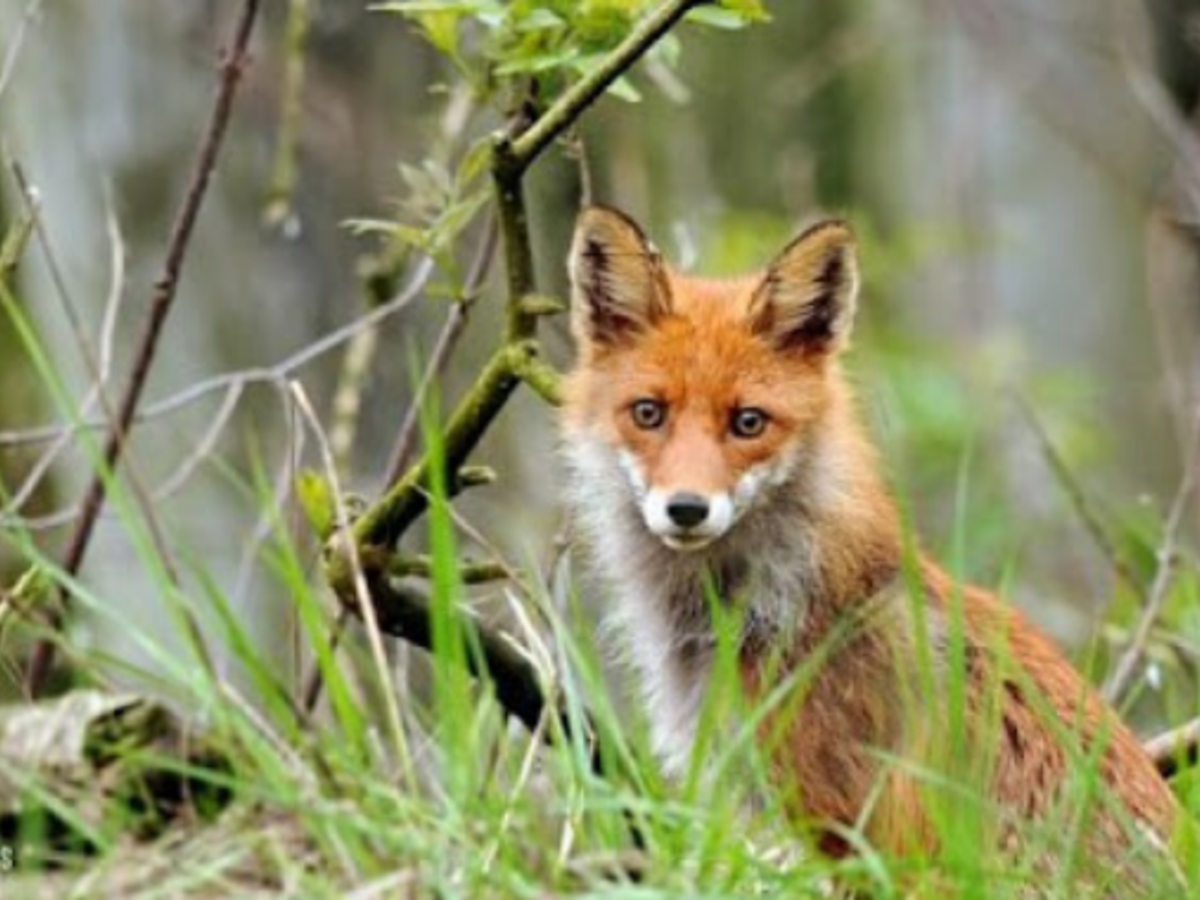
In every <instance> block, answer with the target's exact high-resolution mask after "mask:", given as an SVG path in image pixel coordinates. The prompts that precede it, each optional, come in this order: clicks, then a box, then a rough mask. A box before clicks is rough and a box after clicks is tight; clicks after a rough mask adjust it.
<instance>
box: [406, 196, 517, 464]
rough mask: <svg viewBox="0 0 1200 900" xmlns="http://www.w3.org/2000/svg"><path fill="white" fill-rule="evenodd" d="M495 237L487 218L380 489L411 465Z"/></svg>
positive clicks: (493, 250) (494, 226) (497, 231)
mask: <svg viewBox="0 0 1200 900" xmlns="http://www.w3.org/2000/svg"><path fill="white" fill-rule="evenodd" d="M499 235H500V229H499V225H498V222H497V220H496V217H495V216H490V217H489V218H488V221H487V224H486V225H485V226H484V232H483V239H482V240H481V241H480V244H479V249H478V251H477V252H476V254H475V258H474V259H473V260H471V268H470V270H469V271H468V272H467V278H466V282H465V283H464V285H463V291H462V296H461V297H459V298H458V299H457V300H456V301H455V303H454V305H453V306H451V307H450V312H449V313H448V314H447V315H446V323H445V324H444V325H443V326H442V330H441V332H440V333H439V334H438V338H437V343H436V344H434V347H433V353H432V354H431V355H430V357H429V362H428V363H427V364H426V366H425V371H424V372H422V373H421V379H420V381H419V382H418V384H417V390H416V393H415V394H414V395H413V398H412V401H411V402H410V403H409V405H408V410H407V411H406V412H405V414H404V421H403V422H401V424H400V432H399V433H398V434H397V435H396V442H395V444H394V445H393V446H392V452H391V454H390V457H389V462H388V467H387V473H386V474H385V475H384V480H383V483H384V485H387V486H390V485H393V484H395V483H396V482H397V481H398V480H399V479H400V476H401V475H403V474H404V470H405V468H407V467H408V465H409V464H410V463H411V459H410V456H411V455H412V449H413V446H414V444H415V443H416V436H417V422H418V421H419V418H420V412H421V406H422V405H423V404H424V403H425V401H426V399H427V398H428V395H429V390H430V388H432V387H433V384H434V382H435V381H437V380H438V379H439V378H441V377H442V374H443V373H444V372H445V370H446V364H447V363H448V362H449V361H450V356H451V354H452V353H453V352H454V348H455V346H457V344H458V339H459V336H460V335H461V334H462V332H463V328H464V327H465V326H466V324H467V316H468V314H469V313H470V312H471V307H472V306H474V305H475V301H476V300H478V299H479V295H480V292H481V291H482V290H483V285H484V282H485V281H486V280H487V275H488V272H489V271H490V270H491V267H492V260H493V259H494V258H495V256H496V243H497V241H498V239H499Z"/></svg>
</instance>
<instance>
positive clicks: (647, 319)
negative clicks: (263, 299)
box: [569, 206, 671, 346]
mask: <svg viewBox="0 0 1200 900" xmlns="http://www.w3.org/2000/svg"><path fill="white" fill-rule="evenodd" d="M569 266H570V272H571V287H572V297H571V322H572V326H573V328H574V331H575V337H576V339H578V340H579V341H581V342H583V343H587V344H592V345H597V346H616V345H619V344H624V343H627V342H629V341H631V340H633V339H635V338H636V336H637V335H638V334H640V333H642V332H643V331H645V330H646V329H647V328H648V327H649V326H650V325H652V324H653V323H654V321H655V320H656V319H658V318H659V317H660V316H662V315H664V314H666V313H667V312H669V310H670V302H671V291H670V287H669V285H668V282H667V276H666V269H665V266H664V264H663V261H662V258H661V257H660V256H659V254H658V251H657V250H656V249H654V245H653V244H651V243H650V241H649V240H648V239H647V238H646V235H645V234H644V233H643V232H642V230H641V228H639V227H638V226H637V224H636V223H635V222H634V221H633V220H632V219H630V218H629V217H628V216H626V215H625V214H624V213H622V212H619V211H617V210H615V209H612V208H611V207H607V206H591V207H588V208H587V209H585V210H584V211H583V212H582V213H581V214H580V216H579V221H578V223H577V224H576V226H575V239H574V241H573V242H572V245H571V257H570V260H569Z"/></svg>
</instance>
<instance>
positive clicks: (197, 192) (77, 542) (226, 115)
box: [26, 0, 259, 696]
mask: <svg viewBox="0 0 1200 900" xmlns="http://www.w3.org/2000/svg"><path fill="white" fill-rule="evenodd" d="M258 6H259V0H245V2H244V3H243V5H242V8H241V11H240V12H239V14H238V18H237V22H236V24H235V27H234V31H233V39H232V41H231V42H230V48H229V50H228V51H227V52H226V54H225V58H224V60H223V61H222V63H221V67H220V72H221V77H220V85H219V87H218V90H217V96H216V99H215V100H214V102H213V107H212V112H211V114H210V115H209V120H208V125H207V127H206V129H205V131H204V134H203V137H202V138H201V141H200V145H199V148H198V150H197V153H196V158H195V161H194V162H193V164H192V171H191V176H190V178H189V180H188V186H187V190H186V192H185V194H184V199H183V202H182V203H181V205H180V207H179V210H178V212H177V213H176V216H175V221H174V224H173V225H172V228H171V238H170V242H169V244H168V246H167V255H166V259H165V261H164V263H163V269H162V273H161V275H160V276H159V278H158V281H156V282H155V285H154V293H153V295H152V296H151V299H150V311H149V313H148V314H147V317H146V321H145V324H144V325H143V328H142V333H141V335H140V337H139V339H138V343H137V347H136V350H135V353H134V361H133V366H132V370H131V373H130V376H129V382H128V384H127V385H126V388H125V392H124V394H123V395H122V397H121V400H120V404H119V407H118V411H117V418H116V420H115V421H114V422H113V423H112V426H111V428H110V430H109V433H108V437H107V439H106V441H105V445H104V450H103V455H102V461H101V466H100V471H99V472H97V473H96V474H95V475H94V476H93V478H92V481H91V483H90V484H89V485H88V488H87V491H86V493H85V495H84V501H83V514H82V516H81V517H80V519H79V521H78V523H77V525H76V527H75V531H74V532H73V533H72V535H71V538H70V541H69V543H68V546H67V550H66V553H65V554H64V556H63V569H64V570H65V571H66V573H67V574H68V575H75V574H76V573H77V572H78V571H79V567H80V565H81V564H82V563H83V558H84V555H85V554H86V553H87V548H88V545H89V543H90V542H91V538H92V534H93V533H94V531H95V526H96V521H97V520H98V518H99V516H100V511H101V509H102V508H103V506H104V499H105V481H106V478H107V477H109V476H110V475H111V472H112V471H113V470H114V469H115V467H116V465H117V463H118V462H119V461H120V458H121V454H122V451H123V450H124V448H125V443H126V441H127V439H128V436H129V430H130V426H131V425H132V423H133V420H134V416H135V414H136V413H137V408H138V403H139V401H140V400H141V396H142V390H143V388H144V387H145V385H146V380H147V377H148V375H149V373H150V366H151V364H152V363H153V361H154V357H155V354H156V351H157V349H158V344H159V338H160V336H161V334H162V328H163V325H164V323H165V322H166V319H167V315H168V314H169V313H170V311H171V307H172V305H173V302H174V299H175V292H176V287H177V286H178V284H179V275H180V272H181V271H182V269H183V263H184V260H185V259H186V257H187V251H188V247H189V244H190V242H191V237H192V231H193V229H194V227H195V224H196V218H197V216H198V215H199V212H200V207H201V206H202V205H203V202H204V197H205V194H206V193H207V191H208V185H209V182H210V180H211V178H212V173H213V169H214V168H215V166H216V162H217V155H218V153H219V151H220V149H221V144H222V142H223V140H224V138H225V132H226V130H227V127H228V125H229V119H230V116H231V113H232V110H233V100H234V96H235V95H236V93H237V86H238V82H239V81H240V80H241V76H242V72H243V69H244V68H245V65H246V61H247V57H248V48H249V44H250V35H251V33H252V31H253V27H254V20H255V17H256V15H257V13H258ZM66 604H67V596H66V594H63V595H62V596H61V597H60V605H59V606H58V607H57V608H55V607H51V608H50V609H49V610H48V615H49V625H50V627H51V628H53V629H57V628H58V627H60V626H61V624H62V620H63V616H64V615H65V609H66ZM53 659H54V643H53V642H52V641H50V640H47V639H43V640H41V641H39V642H38V643H37V644H35V645H34V648H33V654H32V656H31V658H30V664H29V672H28V675H27V681H26V686H27V688H28V691H29V694H30V695H31V696H36V695H37V694H38V693H39V692H40V691H41V688H42V684H43V682H44V681H45V678H46V675H47V673H48V672H49V670H50V666H51V664H52V662H53Z"/></svg>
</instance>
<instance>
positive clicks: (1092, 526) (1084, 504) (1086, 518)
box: [1016, 394, 1143, 595]
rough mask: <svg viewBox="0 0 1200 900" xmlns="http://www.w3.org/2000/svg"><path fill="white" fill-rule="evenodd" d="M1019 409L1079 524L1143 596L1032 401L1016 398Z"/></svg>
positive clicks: (1137, 592)
mask: <svg viewBox="0 0 1200 900" xmlns="http://www.w3.org/2000/svg"><path fill="white" fill-rule="evenodd" d="M1016 401H1017V408H1018V409H1019V410H1020V411H1021V414H1022V415H1023V416H1024V417H1025V421H1026V422H1027V423H1028V424H1029V428H1030V430H1031V431H1032V432H1033V436H1034V437H1035V438H1037V442H1038V447H1039V449H1040V450H1041V451H1042V457H1043V459H1045V460H1046V464H1047V465H1048V466H1050V470H1051V471H1052V472H1053V473H1054V476H1055V478H1057V479H1058V484H1059V486H1060V487H1061V488H1062V489H1063V490H1064V491H1065V492H1066V494H1067V499H1068V500H1069V501H1070V503H1071V507H1072V508H1073V509H1074V510H1075V515H1076V516H1078V517H1079V521H1080V522H1081V523H1082V524H1083V527H1084V529H1085V530H1086V531H1087V533H1088V534H1089V535H1090V536H1091V538H1092V540H1093V541H1094V542H1095V544H1096V546H1097V547H1098V548H1099V550H1100V552H1101V553H1102V554H1103V555H1104V557H1105V559H1107V560H1108V564H1109V565H1110V566H1112V569H1113V572H1114V573H1115V574H1116V576H1117V578H1119V579H1120V580H1121V581H1122V582H1124V584H1125V586H1126V587H1128V588H1129V589H1130V590H1132V591H1133V592H1134V593H1136V594H1139V595H1140V594H1141V593H1142V591H1143V587H1142V583H1141V581H1140V580H1139V579H1138V577H1137V575H1136V573H1134V571H1133V569H1132V568H1131V567H1130V565H1129V560H1128V559H1126V558H1125V556H1124V555H1123V554H1122V553H1121V552H1120V551H1119V550H1118V549H1117V547H1116V545H1115V544H1114V543H1113V540H1112V537H1111V536H1110V535H1109V533H1108V529H1107V528H1106V527H1105V525H1104V522H1103V521H1101V519H1100V516H1098V515H1097V514H1096V511H1095V510H1094V509H1093V508H1092V504H1091V501H1090V500H1088V497H1087V494H1086V493H1085V492H1084V490H1083V486H1082V485H1080V483H1079V480H1078V479H1077V478H1076V477H1075V473H1074V472H1072V471H1071V467H1070V466H1068V465H1067V462H1066V460H1064V459H1063V457H1062V454H1061V453H1059V451H1058V448H1057V447H1055V446H1054V442H1053V441H1052V440H1051V439H1050V435H1049V434H1047V432H1046V428H1045V426H1044V425H1042V421H1041V419H1039V418H1038V416H1037V413H1036V412H1034V410H1033V407H1032V406H1030V404H1029V401H1028V400H1027V399H1026V398H1025V397H1023V396H1021V395H1019V394H1018V395H1016Z"/></svg>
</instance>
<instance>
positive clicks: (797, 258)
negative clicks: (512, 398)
mask: <svg viewBox="0 0 1200 900" xmlns="http://www.w3.org/2000/svg"><path fill="white" fill-rule="evenodd" d="M569 262H570V276H571V283H572V330H573V332H574V335H575V338H576V341H577V344H578V347H579V362H578V365H577V367H576V369H575V371H574V372H573V373H572V375H571V377H570V378H569V379H568V382H567V401H566V404H565V409H564V421H565V428H566V430H567V434H568V441H578V442H584V443H586V445H587V446H588V447H589V448H590V451H589V452H593V453H599V454H601V455H603V456H605V457H606V458H607V459H608V461H610V462H613V463H615V465H614V466H613V467H612V468H615V469H617V470H619V471H620V472H621V478H623V479H624V481H625V482H626V484H625V488H626V489H627V490H628V491H629V492H630V495H631V496H632V497H633V498H634V500H635V501H636V503H637V506H638V508H639V510H640V513H641V517H642V519H643V520H644V522H645V525H646V527H647V528H648V529H649V530H650V531H651V532H652V533H653V534H654V535H656V536H657V537H658V538H659V539H660V540H662V541H663V543H665V544H666V545H667V546H668V547H670V548H672V549H675V550H695V549H699V548H702V547H705V546H707V545H709V544H712V543H713V542H714V541H718V540H719V539H720V538H722V537H723V536H724V535H725V534H727V533H728V532H729V530H730V529H731V528H732V527H733V526H734V525H735V523H737V522H738V520H739V519H740V518H741V517H742V516H743V515H745V514H746V513H747V512H748V511H749V510H750V509H752V508H753V507H754V506H755V504H756V503H758V502H759V501H760V500H761V499H762V497H763V496H764V495H765V494H767V493H769V492H770V491H771V490H772V489H773V488H774V487H777V486H779V485H781V484H783V483H785V482H787V481H788V480H789V478H790V477H791V475H792V473H793V471H794V469H795V467H796V466H797V464H798V463H799V462H800V461H801V460H802V458H803V456H804V453H805V448H806V445H807V443H808V442H809V439H810V438H811V436H812V435H813V433H814V432H815V431H816V430H818V429H819V428H820V427H821V426H822V419H823V417H824V415H825V413H826V410H827V409H828V407H829V406H830V404H831V403H832V402H834V397H835V394H836V387H837V382H836V378H837V376H836V363H835V360H836V357H837V356H838V355H839V354H840V352H841V351H842V349H843V348H844V347H845V346H846V343H847V340H848V338H849V335H850V329H851V325H852V323H853V319H854V310H855V304H856V298H857V292H858V264H857V257H856V252H855V241H854V236H853V233H852V232H851V230H850V228H849V226H847V225H846V224H845V223H844V222H841V221H826V222H822V223H820V224H818V225H815V226H813V227H811V228H809V229H808V230H807V231H805V232H804V233H803V234H801V235H800V236H799V237H797V238H796V239H795V240H794V241H792V243H791V244H789V245H788V246H787V247H786V248H784V250H783V251H782V252H781V253H780V254H779V255H778V256H777V257H776V258H775V259H774V261H772V262H771V263H770V265H769V266H768V267H767V268H766V270H765V271H764V272H762V273H760V274H758V275H754V276H748V277H744V278H738V279H731V280H725V281H715V280H702V279H697V278H691V277H688V276H685V275H681V274H679V273H676V272H675V271H673V270H672V269H671V268H670V267H669V266H668V265H667V264H666V263H665V262H664V261H663V259H662V257H661V256H660V255H659V253H658V251H657V250H656V249H655V248H654V246H653V244H651V243H650V242H649V241H648V240H647V238H646V236H645V235H644V234H643V232H642V231H641V229H640V228H639V227H638V226H637V225H636V224H635V223H634V222H633V221H632V220H630V219H629V218H627V217H626V216H625V215H624V214H622V213H620V212H617V211H616V210H613V209H609V208H604V207H592V208H589V209H587V210H585V211H584V212H583V213H582V214H581V216H580V217H579V221H578V224H577V226H576V230H575V236H574V241H573V245H572V248H571V254H570V261H569ZM579 487H580V488H581V489H582V490H584V491H586V490H588V486H586V485H580V486H579Z"/></svg>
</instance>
